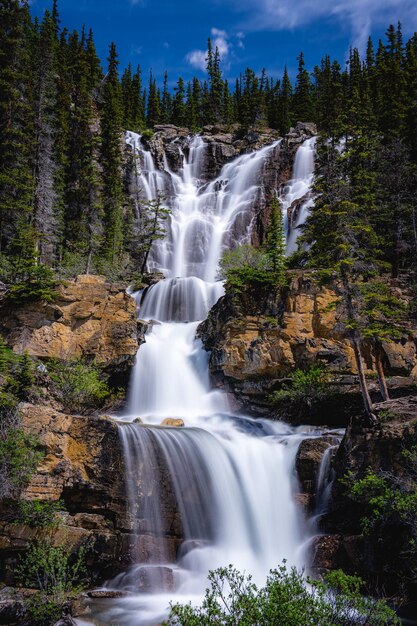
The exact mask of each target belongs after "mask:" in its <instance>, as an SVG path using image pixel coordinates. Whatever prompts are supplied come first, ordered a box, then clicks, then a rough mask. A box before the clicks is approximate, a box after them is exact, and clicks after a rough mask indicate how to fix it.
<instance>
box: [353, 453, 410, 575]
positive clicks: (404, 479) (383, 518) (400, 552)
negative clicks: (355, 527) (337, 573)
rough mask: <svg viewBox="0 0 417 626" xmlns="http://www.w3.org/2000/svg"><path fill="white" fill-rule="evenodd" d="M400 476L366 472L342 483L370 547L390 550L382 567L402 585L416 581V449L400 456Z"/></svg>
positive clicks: (381, 472)
mask: <svg viewBox="0 0 417 626" xmlns="http://www.w3.org/2000/svg"><path fill="white" fill-rule="evenodd" d="M403 459H404V470H405V471H404V472H403V474H402V475H401V476H395V475H394V474H391V473H387V472H383V471H380V472H378V473H375V472H373V471H372V470H370V469H369V470H368V471H367V473H366V474H365V476H363V477H362V478H360V479H355V477H354V476H353V474H352V473H349V474H347V475H346V476H345V477H344V478H343V480H342V481H341V482H342V484H344V485H345V486H346V488H347V494H348V497H349V498H350V499H351V500H353V502H355V503H356V504H357V505H358V507H359V510H360V521H361V529H362V532H363V533H364V535H365V536H366V537H367V538H368V540H369V541H370V543H371V544H375V545H376V548H377V553H379V551H380V550H379V549H378V545H379V546H380V545H382V544H383V545H386V546H389V550H387V551H385V552H384V563H383V564H382V566H383V567H384V568H385V569H389V571H390V573H392V574H394V573H395V574H396V575H397V574H398V575H399V576H400V577H401V578H402V579H403V580H404V581H406V582H412V583H413V584H414V583H415V582H416V580H417V566H416V559H417V482H416V478H417V447H413V448H411V450H405V451H404V452H403Z"/></svg>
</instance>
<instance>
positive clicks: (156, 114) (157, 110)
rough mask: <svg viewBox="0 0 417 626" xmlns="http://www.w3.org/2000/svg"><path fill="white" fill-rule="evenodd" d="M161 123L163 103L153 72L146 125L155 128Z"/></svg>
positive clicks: (150, 76) (150, 81)
mask: <svg viewBox="0 0 417 626" xmlns="http://www.w3.org/2000/svg"><path fill="white" fill-rule="evenodd" d="M160 121H161V102H160V97H159V94H158V89H157V86H156V80H155V79H154V77H153V75H152V70H151V72H150V75H149V91H148V106H147V113H146V124H147V126H148V128H153V127H154V126H155V125H156V124H159V122H160Z"/></svg>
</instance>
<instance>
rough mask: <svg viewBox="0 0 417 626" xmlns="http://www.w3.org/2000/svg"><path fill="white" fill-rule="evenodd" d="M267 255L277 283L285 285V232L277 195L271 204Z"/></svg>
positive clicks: (266, 246)
mask: <svg viewBox="0 0 417 626" xmlns="http://www.w3.org/2000/svg"><path fill="white" fill-rule="evenodd" d="M265 253H266V255H267V256H268V258H269V260H270V262H271V267H272V271H273V273H274V275H275V277H276V281H277V283H278V284H281V283H283V281H284V278H285V267H286V259H285V232H284V220H283V215H282V211H281V208H280V206H279V202H278V198H277V194H276V193H274V196H273V198H272V203H271V209H270V214H269V223H268V231H267V237H266V244H265Z"/></svg>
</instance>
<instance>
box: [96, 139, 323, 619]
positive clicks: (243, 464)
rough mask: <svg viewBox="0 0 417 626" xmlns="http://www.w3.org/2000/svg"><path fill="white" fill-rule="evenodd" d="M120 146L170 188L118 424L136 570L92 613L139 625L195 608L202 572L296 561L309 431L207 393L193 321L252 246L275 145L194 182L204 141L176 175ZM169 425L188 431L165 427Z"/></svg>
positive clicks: (151, 182)
mask: <svg viewBox="0 0 417 626" xmlns="http://www.w3.org/2000/svg"><path fill="white" fill-rule="evenodd" d="M127 140H128V143H130V145H131V146H132V149H133V150H134V153H135V154H136V155H137V158H138V169H137V183H138V185H139V188H140V189H141V192H142V194H143V195H144V196H145V197H146V198H148V199H151V198H153V197H155V195H156V193H157V192H158V191H160V192H164V193H167V192H169V194H170V197H171V206H172V218H171V223H170V228H169V233H168V236H167V238H166V240H164V241H160V242H157V245H156V246H155V248H154V249H153V250H152V253H151V255H150V259H149V264H150V267H151V268H157V269H158V270H161V271H163V273H164V274H165V276H166V278H165V280H162V281H160V282H159V283H157V284H155V285H153V286H152V287H150V288H149V289H147V290H145V291H144V292H142V293H138V294H136V299H137V304H138V311H139V317H140V318H141V319H146V320H149V321H150V330H149V331H148V334H147V335H146V343H145V344H144V345H142V346H141V348H140V350H139V353H138V356H137V361H136V365H135V367H134V371H133V373H132V381H131V385H130V390H129V397H128V414H127V415H124V416H122V417H120V418H119V424H120V425H119V431H120V439H121V443H122V446H123V453H124V458H125V466H126V491H127V498H128V508H129V515H130V519H131V530H132V537H133V539H132V540H133V543H134V545H133V547H132V553H133V555H134V560H135V565H133V566H132V567H131V568H130V569H129V570H128V571H127V572H124V573H122V574H120V575H119V576H117V577H116V578H115V579H113V580H112V581H109V583H108V585H107V586H108V587H110V589H113V590H122V591H124V592H126V595H125V597H121V598H117V599H115V598H113V599H111V600H110V599H109V600H108V601H105V602H102V603H101V604H100V606H99V607H97V608H96V613H95V619H98V620H99V622H100V623H103V624H119V625H120V626H147V625H154V624H159V623H160V622H161V621H162V620H163V619H164V618H165V617H166V615H167V611H168V608H169V602H170V601H174V602H175V601H188V600H192V601H196V602H197V601H200V600H201V597H202V594H203V593H204V589H205V586H206V577H207V573H208V571H209V570H210V569H213V568H215V567H217V566H220V565H227V564H229V563H231V564H233V565H235V566H236V567H238V568H239V569H241V570H242V571H243V570H244V571H246V572H247V573H251V574H252V575H253V576H254V579H255V581H257V582H260V583H262V582H263V581H264V580H265V577H266V575H267V573H268V571H269V569H270V568H273V567H276V566H277V565H278V564H280V563H281V562H282V560H283V559H284V558H285V559H287V560H288V562H289V563H290V564H294V565H296V566H299V567H301V566H303V565H304V564H305V562H306V542H305V539H306V536H307V531H306V529H305V527H304V523H303V520H302V516H301V514H300V512H299V510H298V509H297V506H296V504H295V502H294V499H293V492H294V489H295V488H296V478H295V472H294V461H295V455H296V452H297V449H298V446H299V443H300V441H301V440H302V439H303V438H304V437H305V436H306V434H305V432H304V431H303V429H302V428H298V429H296V428H292V427H290V426H288V425H287V424H284V423H280V422H270V421H268V420H262V419H257V420H254V419H251V418H248V417H245V416H242V415H235V414H234V413H233V412H232V411H231V409H230V407H229V404H228V400H227V396H226V394H223V393H221V392H220V391H218V390H217V391H216V390H213V389H212V388H211V387H210V381H209V374H208V363H207V354H206V352H205V351H204V349H203V346H202V344H201V341H200V340H199V339H196V330H197V326H198V323H199V321H201V320H203V319H204V318H205V317H206V316H207V313H208V311H209V309H210V307H211V306H212V305H213V304H214V303H215V302H216V301H217V300H218V298H219V297H220V296H221V295H222V293H223V285H222V283H221V282H220V281H219V280H218V275H217V272H218V262H219V258H220V255H221V252H222V249H223V248H224V247H228V246H232V245H235V244H236V243H242V242H245V241H249V240H250V234H251V224H252V219H253V214H254V213H253V207H254V206H255V205H256V203H259V202H261V201H262V194H263V190H262V185H260V181H261V179H262V173H263V169H264V167H265V164H266V162H267V159H268V158H269V157H270V156H271V155H272V154H273V153H274V152H275V151H277V150H279V149H280V146H279V142H275V143H273V144H271V145H270V146H267V147H265V148H263V149H261V150H259V151H257V152H254V153H251V154H245V155H242V156H240V157H238V158H237V159H235V160H234V161H233V162H231V163H228V164H226V165H225V166H224V167H223V169H222V171H221V173H220V175H219V176H218V178H217V179H216V180H215V181H212V182H210V183H208V184H204V183H203V181H201V179H200V176H201V167H202V163H203V159H204V152H205V150H206V149H207V146H206V144H204V142H203V140H202V139H201V137H195V138H193V139H192V140H191V139H190V147H189V151H188V154H187V155H185V154H184V155H183V159H184V164H183V168H182V170H181V171H180V172H179V173H173V172H171V171H170V170H169V167H168V164H167V162H165V171H163V172H162V171H159V170H157V169H156V167H155V166H154V163H153V160H152V157H151V155H150V154H149V152H146V151H145V150H144V148H143V147H142V144H141V141H140V137H139V136H138V135H135V134H134V133H128V136H127ZM309 142H310V143H309V145H308V146H307V147H306V151H307V152H306V154H308V158H307V157H306V158H304V156H302V158H301V160H300V163H299V169H298V170H297V172H298V173H297V175H296V176H294V180H298V181H299V182H300V181H301V180H302V181H304V182H303V184H304V185H307V183H306V181H307V180H309V177H310V176H311V174H310V173H309V172H310V169H311V163H310V160H309V159H310V156H311V153H312V148H311V146H312V145H313V144H312V143H311V140H309ZM306 143H308V142H306ZM300 150H304V146H302V147H301V148H300V149H299V152H300ZM297 158H298V156H297ZM306 160H307V161H308V164H307V165H306V164H305V161H306ZM302 164H303V167H304V169H303V170H302ZM309 168H310V169H309ZM301 170H302V171H301ZM297 176H298V178H297ZM297 184H298V183H297ZM294 185H295V183H294ZM302 191H303V193H302V194H301V191H300V190H299V191H296V190H294V191H293V192H292V194H293V196H294V197H302V195H304V194H305V193H306V191H307V189H305V188H304V187H303V190H302ZM288 194H289V192H288ZM288 194H287V195H288ZM297 194H301V195H297ZM289 201H290V200H289V195H288V200H287V202H289ZM137 417H140V418H141V420H142V423H138V422H137V421H135V420H136V418H137ZM166 418H172V419H174V418H176V419H181V420H183V421H184V423H185V426H184V427H182V428H174V427H167V426H161V422H162V421H163V420H164V419H166ZM308 436H311V432H310V433H309V434H308ZM178 536H180V539H178ZM135 537H136V543H135ZM144 538H145V539H146V541H145V539H144ZM144 546H145V547H144ZM146 546H147V547H148V548H147V549H145V548H146ZM149 546H150V548H149Z"/></svg>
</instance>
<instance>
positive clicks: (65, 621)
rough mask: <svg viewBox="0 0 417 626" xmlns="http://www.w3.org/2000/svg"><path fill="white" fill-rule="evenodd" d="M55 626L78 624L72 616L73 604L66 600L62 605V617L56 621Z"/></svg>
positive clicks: (73, 625)
mask: <svg viewBox="0 0 417 626" xmlns="http://www.w3.org/2000/svg"><path fill="white" fill-rule="evenodd" d="M54 626H77V622H76V621H75V620H74V619H73V618H72V616H71V604H70V603H69V602H66V603H65V604H64V606H63V607H62V615H61V618H60V619H59V620H58V621H57V622H55V624H54Z"/></svg>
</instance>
